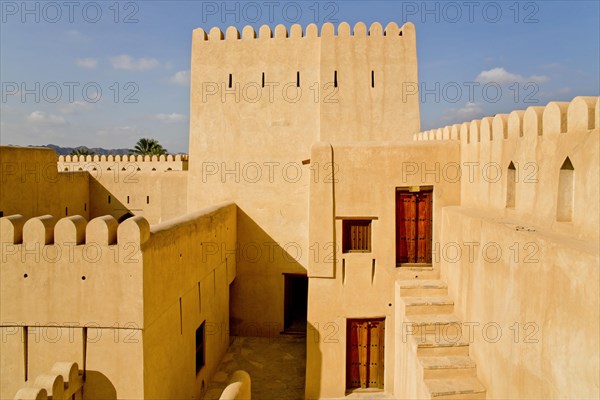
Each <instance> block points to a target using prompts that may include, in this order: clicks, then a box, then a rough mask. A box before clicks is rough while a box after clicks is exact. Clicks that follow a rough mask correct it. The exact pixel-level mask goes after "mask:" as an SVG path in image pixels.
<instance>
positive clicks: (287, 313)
mask: <svg viewBox="0 0 600 400" xmlns="http://www.w3.org/2000/svg"><path fill="white" fill-rule="evenodd" d="M283 277H284V280H285V283H284V285H285V287H284V290H285V291H284V306H283V312H284V315H283V332H282V333H284V334H288V335H306V311H307V304H308V277H307V276H306V275H301V274H289V273H284V274H283Z"/></svg>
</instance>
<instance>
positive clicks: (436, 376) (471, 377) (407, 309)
mask: <svg viewBox="0 0 600 400" xmlns="http://www.w3.org/2000/svg"><path fill="white" fill-rule="evenodd" d="M403 275H404V276H402V277H401V279H402V280H400V281H399V286H400V298H401V300H402V301H403V303H404V314H405V315H404V321H405V323H406V324H407V325H408V326H407V329H408V328H410V329H412V332H410V334H409V335H408V340H414V342H415V345H416V349H417V359H418V361H419V364H420V365H419V368H421V370H422V374H421V376H423V384H424V386H425V388H426V390H427V392H428V393H429V396H430V398H431V399H485V398H486V389H485V387H484V386H483V385H482V384H481V382H480V381H479V379H477V367H476V365H475V363H474V362H473V360H472V359H471V358H470V357H469V337H468V334H469V329H468V327H467V326H465V325H463V324H462V322H461V321H460V319H459V318H457V317H456V315H454V314H453V312H454V302H453V301H452V299H450V298H449V297H448V286H447V285H446V283H444V282H443V281H441V280H439V279H432V278H433V277H434V276H435V273H434V272H433V271H430V270H424V271H421V272H418V271H416V270H414V269H413V270H411V271H405V272H403ZM409 276H410V279H404V278H408V277H409ZM461 328H462V329H461ZM403 334H404V333H403Z"/></svg>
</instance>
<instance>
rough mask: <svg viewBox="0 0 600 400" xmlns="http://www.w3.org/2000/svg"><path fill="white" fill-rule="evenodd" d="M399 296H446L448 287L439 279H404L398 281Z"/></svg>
mask: <svg viewBox="0 0 600 400" xmlns="http://www.w3.org/2000/svg"><path fill="white" fill-rule="evenodd" d="M398 283H399V285H400V295H401V296H403V297H404V296H434V295H447V294H448V285H447V284H446V283H445V282H443V281H441V280H439V279H404V280H400V281H399V282H398Z"/></svg>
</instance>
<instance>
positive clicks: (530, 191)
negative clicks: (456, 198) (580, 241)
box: [414, 96, 600, 238]
mask: <svg viewBox="0 0 600 400" xmlns="http://www.w3.org/2000/svg"><path fill="white" fill-rule="evenodd" d="M599 118H600V98H599V97H584V96H579V97H575V98H574V99H573V100H572V101H570V102H550V103H548V104H547V105H546V106H544V107H540V106H535V107H528V108H527V109H526V110H516V111H513V112H511V113H509V114H497V115H495V116H493V117H484V118H481V119H477V120H473V121H471V122H466V123H463V124H456V125H451V126H447V127H444V128H439V129H434V130H429V131H425V132H419V133H417V134H415V135H414V139H415V140H416V141H445V140H450V141H460V144H461V158H460V163H459V164H458V165H457V167H458V168H459V173H460V175H461V204H462V205H463V206H468V207H474V208H482V209H493V210H496V211H497V212H498V213H500V215H504V216H505V217H507V218H510V219H513V220H515V221H521V223H522V224H531V225H537V226H544V227H546V228H549V229H552V230H558V231H561V232H564V233H568V234H572V235H574V236H576V237H580V238H595V237H597V236H598V232H597V226H598V223H600V221H598V214H599V213H598V204H599V202H600V195H599V193H598V186H597V181H598V179H600V177H599V172H598V151H597V149H598V145H599V144H598V142H599V139H598V132H599V127H600V122H599Z"/></svg>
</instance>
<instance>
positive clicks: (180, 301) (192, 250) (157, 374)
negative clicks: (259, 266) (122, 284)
mask: <svg viewBox="0 0 600 400" xmlns="http://www.w3.org/2000/svg"><path fill="white" fill-rule="evenodd" d="M236 209H237V207H236V206H235V205H234V204H227V205H221V206H216V207H213V208H209V209H205V210H203V211H200V212H196V213H193V214H186V215H185V216H182V217H180V218H177V219H175V220H172V221H170V222H168V223H163V224H159V225H154V226H153V227H152V233H151V235H150V237H149V239H148V241H147V242H145V243H144V245H143V254H144V320H145V325H144V393H145V396H146V397H148V398H163V399H172V398H196V399H197V398H200V395H201V391H202V389H203V388H206V387H207V386H208V383H209V382H210V379H211V377H212V375H213V373H214V372H215V370H216V368H217V366H218V365H219V362H220V361H221V358H222V357H223V355H224V354H225V352H226V351H227V348H228V347H229V293H230V290H229V286H230V284H231V283H232V281H233V280H234V278H235V275H236V255H235V253H226V252H224V251H222V248H220V245H221V244H225V245H226V246H227V248H230V249H235V242H236V234H237V233H236V217H237V212H236ZM202 322H205V340H206V346H205V349H206V352H205V363H206V364H205V366H204V367H203V368H202V369H201V370H200V371H199V373H198V374H196V364H195V362H196V361H195V360H196V358H195V357H196V342H195V340H196V339H195V337H196V336H195V335H196V329H197V328H198V327H199V326H200V324H201V323H202Z"/></svg>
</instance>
